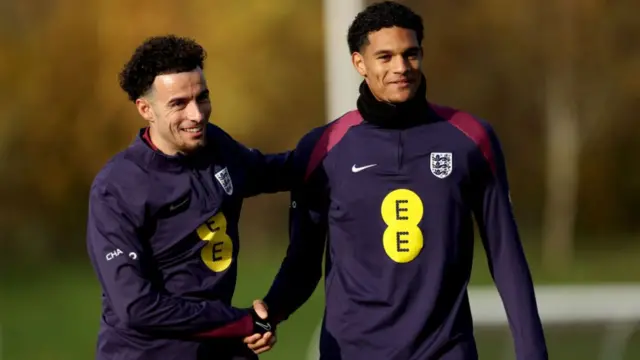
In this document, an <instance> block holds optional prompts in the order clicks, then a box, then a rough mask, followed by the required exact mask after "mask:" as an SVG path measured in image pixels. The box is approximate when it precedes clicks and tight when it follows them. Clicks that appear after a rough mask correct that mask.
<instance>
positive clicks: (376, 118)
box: [357, 75, 435, 129]
mask: <svg viewBox="0 0 640 360" xmlns="http://www.w3.org/2000/svg"><path fill="white" fill-rule="evenodd" d="M426 95H427V80H426V78H425V76H424V75H422V77H421V80H420V86H418V89H417V91H416V94H415V95H414V97H413V98H411V99H410V100H409V101H406V102H403V103H398V104H391V103H386V102H382V101H379V100H378V99H376V98H375V96H373V93H371V89H370V88H369V86H368V85H367V82H366V81H362V83H361V84H360V96H359V97H358V102H357V105H358V111H359V112H360V114H361V115H362V117H363V118H364V120H365V121H366V122H369V123H372V124H375V125H378V126H380V127H383V128H389V129H406V128H409V127H413V126H416V125H421V124H426V123H429V122H431V121H433V120H434V118H435V117H434V113H433V110H431V108H430V106H429V103H428V102H427V98H426Z"/></svg>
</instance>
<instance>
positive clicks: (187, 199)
mask: <svg viewBox="0 0 640 360" xmlns="http://www.w3.org/2000/svg"><path fill="white" fill-rule="evenodd" d="M187 201H189V198H185V199H184V200H182V201H181V202H180V203H179V204H173V205H171V206H169V211H174V210H176V209H178V208H180V207H181V206H182V205H184V204H186V203H187Z"/></svg>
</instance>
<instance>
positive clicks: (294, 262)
mask: <svg viewBox="0 0 640 360" xmlns="http://www.w3.org/2000/svg"><path fill="white" fill-rule="evenodd" d="M320 193H322V192H321V191H317V190H316V192H315V195H314V190H313V189H312V187H311V186H309V185H302V186H300V187H298V188H296V189H294V190H293V191H292V194H291V208H290V218H289V221H290V224H289V237H290V243H289V247H288V248H287V254H286V256H285V258H284V260H283V262H282V265H281V267H280V270H279V272H278V274H277V275H276V278H275V279H274V281H273V284H272V285H271V288H270V289H269V292H268V294H267V295H266V296H265V298H264V302H265V303H266V304H267V305H268V307H269V315H270V318H272V319H274V320H275V321H276V322H279V321H282V320H285V319H287V318H288V317H289V316H290V315H291V314H292V313H293V312H295V311H296V310H297V309H298V308H299V307H300V306H302V304H304V303H305V302H306V301H307V300H308V299H309V297H311V295H312V294H313V292H314V290H315V289H316V286H317V285H318V282H319V281H320V278H321V277H322V256H323V253H324V246H325V239H326V233H327V209H326V206H325V205H323V203H324V202H325V201H322V198H323V197H322V196H319V195H318V194H320Z"/></svg>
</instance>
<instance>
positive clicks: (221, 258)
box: [196, 212, 233, 272]
mask: <svg viewBox="0 0 640 360" xmlns="http://www.w3.org/2000/svg"><path fill="white" fill-rule="evenodd" d="M196 232H197V233H198V237H200V239H201V240H203V241H207V245H205V247H203V248H202V250H201V251H200V256H201V257H202V261H204V263H205V265H207V267H208V268H209V269H211V270H213V271H215V272H221V271H225V270H227V268H228V267H229V265H231V261H232V258H233V242H232V241H231V238H230V237H229V235H227V218H225V217H224V214H223V213H221V212H219V213H217V214H215V215H213V216H212V217H210V218H209V220H207V221H206V222H205V223H204V224H202V225H200V227H198V230H197V231H196Z"/></svg>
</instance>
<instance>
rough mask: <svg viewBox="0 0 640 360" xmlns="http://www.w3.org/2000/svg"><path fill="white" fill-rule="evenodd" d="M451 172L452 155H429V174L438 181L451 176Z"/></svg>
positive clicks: (438, 153)
mask: <svg viewBox="0 0 640 360" xmlns="http://www.w3.org/2000/svg"><path fill="white" fill-rule="evenodd" d="M452 170H453V154H452V153H450V152H446V153H445V152H433V153H431V173H432V174H433V175H435V176H436V177H438V178H440V179H444V178H446V177H447V176H449V175H451V171H452Z"/></svg>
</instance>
